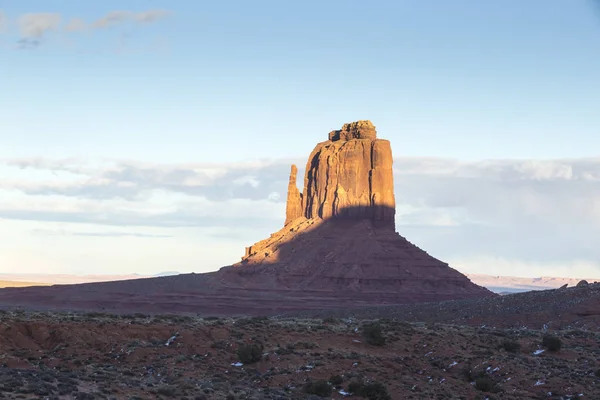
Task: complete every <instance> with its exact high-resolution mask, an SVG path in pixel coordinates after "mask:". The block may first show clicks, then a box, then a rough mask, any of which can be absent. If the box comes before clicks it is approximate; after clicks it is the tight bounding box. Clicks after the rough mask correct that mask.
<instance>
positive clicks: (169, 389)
mask: <svg viewBox="0 0 600 400" xmlns="http://www.w3.org/2000/svg"><path fill="white" fill-rule="evenodd" d="M156 393H157V394H160V395H161V396H167V397H175V395H176V394H177V389H176V388H175V387H173V386H161V387H159V388H158V389H156Z"/></svg>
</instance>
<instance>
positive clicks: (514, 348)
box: [502, 339, 521, 353]
mask: <svg viewBox="0 0 600 400" xmlns="http://www.w3.org/2000/svg"><path fill="white" fill-rule="evenodd" d="M502 348H503V349H504V350H506V351H508V352H509V353H517V352H518V351H519V350H520V349H521V345H520V344H519V342H517V341H516V340H510V339H504V340H503V341H502Z"/></svg>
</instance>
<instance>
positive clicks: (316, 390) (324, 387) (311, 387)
mask: <svg viewBox="0 0 600 400" xmlns="http://www.w3.org/2000/svg"><path fill="white" fill-rule="evenodd" d="M304 392H305V393H307V394H314V395H317V396H321V397H327V396H331V392H332V389H331V386H329V383H327V382H326V381H323V380H319V381H314V382H307V383H306V385H304Z"/></svg>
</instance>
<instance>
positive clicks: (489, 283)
mask: <svg viewBox="0 0 600 400" xmlns="http://www.w3.org/2000/svg"><path fill="white" fill-rule="evenodd" d="M179 274H180V272H178V271H164V272H160V273H158V274H154V275H141V274H130V275H68V274H6V273H0V288H2V287H24V286H47V285H57V284H59V285H65V284H66V285H68V284H76V283H89V282H108V281H121V280H126V279H145V278H154V277H161V276H172V275H179ZM466 275H467V277H468V278H469V279H471V281H473V282H474V283H476V284H478V285H481V286H484V287H486V288H488V289H490V290H491V291H493V292H496V293H502V292H510V293H516V292H526V291H529V290H545V289H556V288H559V287H561V286H563V285H564V284H567V285H569V286H575V285H576V284H577V283H578V282H579V281H580V280H581V278H559V277H549V276H544V277H539V278H523V277H515V276H493V275H483V274H466ZM586 280H587V281H588V282H590V283H592V282H595V281H600V279H586Z"/></svg>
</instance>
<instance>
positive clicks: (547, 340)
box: [542, 335, 562, 351]
mask: <svg viewBox="0 0 600 400" xmlns="http://www.w3.org/2000/svg"><path fill="white" fill-rule="evenodd" d="M542 346H544V347H545V348H547V349H548V350H550V351H558V350H560V348H561V347H562V341H561V340H560V338H558V337H556V336H553V335H544V337H543V338H542Z"/></svg>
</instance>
